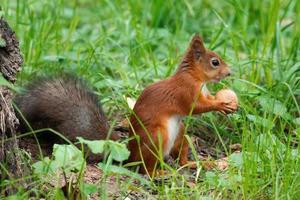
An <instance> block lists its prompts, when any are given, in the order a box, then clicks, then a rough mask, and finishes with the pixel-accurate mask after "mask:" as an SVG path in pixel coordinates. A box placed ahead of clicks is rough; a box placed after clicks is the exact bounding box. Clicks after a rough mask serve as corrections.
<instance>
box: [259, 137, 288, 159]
mask: <svg viewBox="0 0 300 200" xmlns="http://www.w3.org/2000/svg"><path fill="white" fill-rule="evenodd" d="M255 144H256V145H257V148H258V149H263V151H264V152H265V155H266V156H267V157H268V158H271V157H272V155H275V156H277V157H280V158H282V157H283V156H284V153H285V151H286V147H285V145H284V144H283V143H282V142H281V141H280V140H279V139H278V138H277V137H276V136H275V135H273V134H260V135H259V136H258V137H257V138H256V141H255Z"/></svg>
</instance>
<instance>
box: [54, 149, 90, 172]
mask: <svg viewBox="0 0 300 200" xmlns="http://www.w3.org/2000/svg"><path fill="white" fill-rule="evenodd" d="M53 156H54V157H55V163H56V164H57V166H58V167H61V168H63V169H64V170H65V171H66V172H69V171H72V170H74V169H75V170H80V169H81V167H82V164H83V165H84V167H85V165H86V162H85V160H84V157H83V155H82V153H81V151H80V150H79V149H77V148H76V147H75V146H74V145H66V144H62V145H61V144H54V147H53Z"/></svg>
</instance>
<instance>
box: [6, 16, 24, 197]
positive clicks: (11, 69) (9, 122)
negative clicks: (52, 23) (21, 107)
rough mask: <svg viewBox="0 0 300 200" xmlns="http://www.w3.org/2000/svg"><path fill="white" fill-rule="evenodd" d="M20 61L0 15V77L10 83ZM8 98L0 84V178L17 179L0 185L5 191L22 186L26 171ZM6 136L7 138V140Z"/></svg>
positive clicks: (14, 37) (9, 97)
mask: <svg viewBox="0 0 300 200" xmlns="http://www.w3.org/2000/svg"><path fill="white" fill-rule="evenodd" d="M22 63H23V59H22V56H21V53H20V49H19V42H18V40H17V38H16V34H15V33H14V32H13V31H12V30H11V28H10V27H9V25H8V24H7V22H6V21H5V20H4V19H3V18H0V71H1V73H2V75H3V77H4V78H5V79H6V80H7V81H9V82H11V83H14V82H15V81H16V74H17V72H18V71H20V69H21V66H22ZM0 75H1V74H0ZM12 98H13V93H12V91H10V89H9V88H8V87H6V86H1V85H0V131H1V132H0V137H1V138H0V140H1V144H0V169H1V170H0V176H1V177H0V178H1V180H4V179H10V180H17V179H18V182H17V184H15V186H12V185H9V186H6V187H5V186H4V188H1V191H2V192H3V191H5V193H6V194H12V193H14V192H15V191H16V188H17V187H20V186H21V187H23V188H26V187H27V183H26V180H25V179H24V177H25V175H28V172H29V171H28V167H27V166H26V161H24V159H23V156H22V151H20V149H19V145H18V140H17V138H16V129H17V127H18V125H19V121H18V119H17V117H16V115H15V112H14V109H13V106H12ZM8 138H11V139H10V140H7V139H8ZM1 182H2V181H1ZM2 194H3V193H2Z"/></svg>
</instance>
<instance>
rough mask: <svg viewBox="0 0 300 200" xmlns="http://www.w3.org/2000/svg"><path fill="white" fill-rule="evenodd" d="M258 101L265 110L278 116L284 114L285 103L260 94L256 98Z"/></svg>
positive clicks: (285, 110)
mask: <svg viewBox="0 0 300 200" xmlns="http://www.w3.org/2000/svg"><path fill="white" fill-rule="evenodd" d="M258 101H259V104H260V105H261V107H262V109H263V110H264V111H265V112H268V113H273V114H275V115H279V116H284V115H285V113H286V112H287V109H286V107H285V105H283V104H282V103H281V102H280V101H278V100H276V99H274V98H270V97H268V96H260V97H259V98H258Z"/></svg>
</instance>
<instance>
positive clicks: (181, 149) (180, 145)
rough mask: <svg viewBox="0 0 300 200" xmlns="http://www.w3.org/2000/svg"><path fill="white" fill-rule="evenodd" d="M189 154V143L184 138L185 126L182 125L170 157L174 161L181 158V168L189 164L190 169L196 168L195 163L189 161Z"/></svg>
mask: <svg viewBox="0 0 300 200" xmlns="http://www.w3.org/2000/svg"><path fill="white" fill-rule="evenodd" d="M188 152H189V143H188V141H187V139H186V138H185V137H184V124H183V123H181V124H180V131H179V134H178V136H177V138H176V140H175V143H174V146H173V148H172V150H171V153H170V155H171V156H172V158H174V159H177V158H179V164H180V165H181V166H183V165H187V164H188V165H189V167H190V168H196V167H197V165H196V164H195V163H194V162H192V161H189V160H188Z"/></svg>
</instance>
